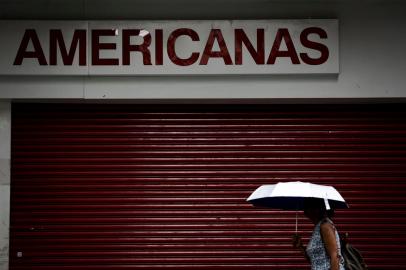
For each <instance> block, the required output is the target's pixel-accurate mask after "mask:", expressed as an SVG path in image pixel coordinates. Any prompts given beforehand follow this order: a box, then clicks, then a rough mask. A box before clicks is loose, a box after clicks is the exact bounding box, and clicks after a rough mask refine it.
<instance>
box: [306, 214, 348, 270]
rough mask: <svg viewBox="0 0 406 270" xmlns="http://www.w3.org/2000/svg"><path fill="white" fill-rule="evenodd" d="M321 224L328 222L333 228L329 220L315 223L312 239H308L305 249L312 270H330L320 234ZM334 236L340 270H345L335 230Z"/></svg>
mask: <svg viewBox="0 0 406 270" xmlns="http://www.w3.org/2000/svg"><path fill="white" fill-rule="evenodd" d="M323 222H329V223H331V224H332V225H333V226H334V224H333V222H332V221H331V220H329V219H324V220H321V221H320V222H319V223H317V225H316V227H315V228H314V231H313V234H312V237H311V238H310V241H309V244H308V245H307V248H306V253H307V255H308V256H309V259H310V263H311V266H312V268H311V269H312V270H330V257H329V255H328V254H327V252H326V249H325V247H324V243H323V239H322V237H321V232H320V225H321V224H322V223H323ZM335 235H336V242H337V247H338V254H339V256H340V270H345V268H344V259H343V256H342V254H341V246H340V237H339V235H338V233H337V230H335Z"/></svg>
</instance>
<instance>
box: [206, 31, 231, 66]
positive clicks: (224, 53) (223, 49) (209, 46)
mask: <svg viewBox="0 0 406 270" xmlns="http://www.w3.org/2000/svg"><path fill="white" fill-rule="evenodd" d="M215 39H216V40H217V42H218V44H219V46H220V51H219V52H213V51H212V50H213V44H214V40H215ZM210 57H222V58H223V60H224V63H225V64H226V65H232V64H233V61H232V60H231V57H230V53H229V52H228V49H227V45H226V43H225V41H224V38H223V34H222V33H221V30H220V29H211V31H210V35H209V38H208V39H207V43H206V46H205V47H204V52H203V55H202V59H200V65H207V62H208V61H209V58H210Z"/></svg>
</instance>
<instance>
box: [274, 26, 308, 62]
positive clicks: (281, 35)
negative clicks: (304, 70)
mask: <svg viewBox="0 0 406 270" xmlns="http://www.w3.org/2000/svg"><path fill="white" fill-rule="evenodd" d="M282 39H283V40H284V41H285V44H286V47H287V49H288V50H287V51H280V50H279V49H280V47H281V42H282ZM277 57H290V60H291V61H292V64H294V65H299V64H300V61H299V57H298V56H297V53H296V49H295V46H294V45H293V41H292V38H291V37H290V34H289V31H288V29H286V28H281V29H278V32H277V33H276V37H275V41H274V43H273V46H272V50H271V53H270V54H269V57H268V61H267V62H266V63H267V64H268V65H273V64H275V61H276V58H277Z"/></svg>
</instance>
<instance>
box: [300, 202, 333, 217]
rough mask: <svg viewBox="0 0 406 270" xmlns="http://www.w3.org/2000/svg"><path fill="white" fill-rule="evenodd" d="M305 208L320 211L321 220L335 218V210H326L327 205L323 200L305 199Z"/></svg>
mask: <svg viewBox="0 0 406 270" xmlns="http://www.w3.org/2000/svg"><path fill="white" fill-rule="evenodd" d="M304 208H305V209H306V208H313V209H318V210H319V211H320V212H319V213H320V219H322V218H324V217H328V218H332V217H333V216H334V209H332V208H330V209H329V210H327V209H326V205H325V203H324V200H323V199H319V198H305V199H304Z"/></svg>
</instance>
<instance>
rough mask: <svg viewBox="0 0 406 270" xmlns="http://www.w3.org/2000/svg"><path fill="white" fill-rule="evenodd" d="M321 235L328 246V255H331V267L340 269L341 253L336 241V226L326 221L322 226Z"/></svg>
mask: <svg viewBox="0 0 406 270" xmlns="http://www.w3.org/2000/svg"><path fill="white" fill-rule="evenodd" d="M320 231H321V236H322V237H323V242H324V246H325V248H326V252H327V255H328V256H329V257H330V269H331V270H339V269H340V257H339V256H340V255H339V251H338V246H337V242H336V234H335V228H334V226H333V225H332V224H331V223H329V222H325V223H322V224H321V226H320Z"/></svg>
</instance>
